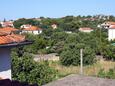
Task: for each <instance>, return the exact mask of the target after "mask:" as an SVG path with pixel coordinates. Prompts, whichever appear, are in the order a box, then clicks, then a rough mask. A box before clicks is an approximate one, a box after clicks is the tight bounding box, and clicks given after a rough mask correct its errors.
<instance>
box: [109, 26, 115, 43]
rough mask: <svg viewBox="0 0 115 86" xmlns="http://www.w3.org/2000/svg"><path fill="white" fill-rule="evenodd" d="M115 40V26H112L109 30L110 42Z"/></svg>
mask: <svg viewBox="0 0 115 86" xmlns="http://www.w3.org/2000/svg"><path fill="white" fill-rule="evenodd" d="M114 39H115V25H111V26H109V28H108V40H109V41H111V40H114Z"/></svg>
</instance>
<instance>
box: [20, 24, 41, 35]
mask: <svg viewBox="0 0 115 86" xmlns="http://www.w3.org/2000/svg"><path fill="white" fill-rule="evenodd" d="M21 33H32V34H34V35H38V34H40V33H42V29H41V28H38V27H36V26H29V25H28V27H27V26H26V28H23V30H22V31H21Z"/></svg>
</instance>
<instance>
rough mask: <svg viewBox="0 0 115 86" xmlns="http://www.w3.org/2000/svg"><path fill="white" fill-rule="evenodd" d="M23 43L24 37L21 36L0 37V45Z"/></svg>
mask: <svg viewBox="0 0 115 86" xmlns="http://www.w3.org/2000/svg"><path fill="white" fill-rule="evenodd" d="M23 41H25V36H22V35H16V34H11V35H2V36H0V45H1V44H9V43H14V42H18V43H19V42H23Z"/></svg>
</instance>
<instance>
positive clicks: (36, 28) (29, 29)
mask: <svg viewBox="0 0 115 86" xmlns="http://www.w3.org/2000/svg"><path fill="white" fill-rule="evenodd" d="M24 30H26V31H34V30H41V28H38V27H36V26H32V27H30V28H25V29H24Z"/></svg>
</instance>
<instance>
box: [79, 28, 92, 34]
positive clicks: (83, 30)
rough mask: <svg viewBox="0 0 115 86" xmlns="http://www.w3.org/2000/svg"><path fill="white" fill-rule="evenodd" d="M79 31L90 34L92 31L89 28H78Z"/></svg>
mask: <svg viewBox="0 0 115 86" xmlns="http://www.w3.org/2000/svg"><path fill="white" fill-rule="evenodd" d="M79 31H81V32H87V33H90V32H91V31H93V29H92V28H89V27H83V28H79Z"/></svg>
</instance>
